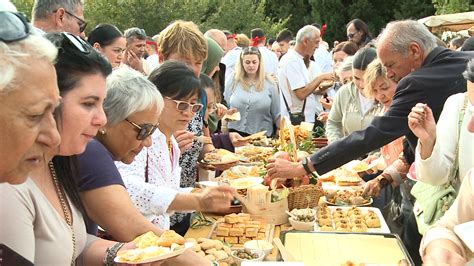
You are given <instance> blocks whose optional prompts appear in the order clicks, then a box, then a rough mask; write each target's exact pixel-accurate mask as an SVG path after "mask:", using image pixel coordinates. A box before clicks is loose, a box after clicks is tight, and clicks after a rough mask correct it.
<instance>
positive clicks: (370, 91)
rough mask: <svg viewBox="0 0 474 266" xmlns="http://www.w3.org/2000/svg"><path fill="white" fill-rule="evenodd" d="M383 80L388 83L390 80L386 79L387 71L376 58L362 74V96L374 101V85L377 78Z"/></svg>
mask: <svg viewBox="0 0 474 266" xmlns="http://www.w3.org/2000/svg"><path fill="white" fill-rule="evenodd" d="M379 77H381V78H383V79H384V80H385V81H387V82H390V79H389V78H388V77H387V70H386V69H385V67H384V66H383V65H382V62H381V61H380V59H378V58H376V59H375V60H374V61H372V62H371V63H370V64H369V65H368V66H367V69H366V70H365V74H364V82H365V88H364V94H365V95H366V96H367V97H368V98H371V99H375V94H374V85H375V81H376V80H377V78H379Z"/></svg>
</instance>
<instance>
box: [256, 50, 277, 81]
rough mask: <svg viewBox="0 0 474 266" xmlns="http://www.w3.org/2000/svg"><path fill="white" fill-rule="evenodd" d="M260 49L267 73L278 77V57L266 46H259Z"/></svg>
mask: <svg viewBox="0 0 474 266" xmlns="http://www.w3.org/2000/svg"><path fill="white" fill-rule="evenodd" d="M258 50H259V51H260V53H261V54H262V59H263V65H264V67H265V73H267V74H268V75H271V76H274V77H277V76H278V57H277V56H276V54H275V53H274V52H272V51H270V50H268V48H267V47H265V46H260V47H258Z"/></svg>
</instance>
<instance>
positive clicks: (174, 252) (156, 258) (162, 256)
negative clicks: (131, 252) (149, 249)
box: [114, 242, 195, 264]
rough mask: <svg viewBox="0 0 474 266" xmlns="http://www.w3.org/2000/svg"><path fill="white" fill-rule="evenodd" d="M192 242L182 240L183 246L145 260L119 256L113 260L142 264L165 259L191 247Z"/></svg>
mask: <svg viewBox="0 0 474 266" xmlns="http://www.w3.org/2000/svg"><path fill="white" fill-rule="evenodd" d="M194 244H195V243H194V242H184V248H183V249H180V250H176V251H172V252H169V253H166V254H162V255H160V256H156V257H152V258H148V259H146V260H140V261H133V262H131V261H122V260H120V259H119V257H115V259H114V261H115V262H117V263H127V264H143V263H150V262H154V261H160V260H165V259H169V258H172V257H176V256H178V255H181V254H182V253H183V252H185V251H186V250H188V249H190V248H192V247H193V246H194Z"/></svg>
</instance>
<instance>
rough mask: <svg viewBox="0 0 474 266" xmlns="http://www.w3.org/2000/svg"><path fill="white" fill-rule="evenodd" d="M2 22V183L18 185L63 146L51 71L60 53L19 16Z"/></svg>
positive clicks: (1, 17) (4, 16) (0, 16)
mask: <svg viewBox="0 0 474 266" xmlns="http://www.w3.org/2000/svg"><path fill="white" fill-rule="evenodd" d="M0 21H2V30H1V32H0V69H1V74H0V136H1V138H0V183H2V182H9V183H13V184H18V183H22V182H24V181H25V180H26V179H27V177H28V174H29V172H30V171H32V170H34V169H36V168H38V167H39V166H40V164H41V163H44V161H43V158H44V154H45V152H47V150H49V149H51V148H54V147H56V146H57V145H58V144H59V141H60V138H59V133H58V130H57V128H56V123H55V121H54V118H53V111H54V109H55V108H56V107H57V106H58V104H59V92H58V85H57V84H56V72H55V70H54V65H53V62H54V60H55V58H56V55H57V53H58V51H57V49H56V48H55V47H54V45H52V44H51V43H50V42H49V41H48V40H46V39H45V38H43V37H41V36H36V35H30V34H29V30H30V29H29V26H28V25H27V22H26V19H24V18H23V17H22V16H21V15H18V14H16V13H11V12H5V11H4V12H0ZM19 29H21V30H19ZM39 81H41V82H39ZM0 208H1V206H0Z"/></svg>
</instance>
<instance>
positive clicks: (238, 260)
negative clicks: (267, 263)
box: [230, 249, 265, 266]
mask: <svg viewBox="0 0 474 266" xmlns="http://www.w3.org/2000/svg"><path fill="white" fill-rule="evenodd" d="M242 251H247V252H250V253H251V254H257V258H255V259H242V258H239V257H237V256H236V255H235V254H236V253H238V252H242ZM230 256H231V257H232V259H234V263H235V264H237V266H240V265H241V263H242V262H243V261H263V259H264V258H265V252H263V251H262V250H246V249H236V250H234V251H232V252H231V253H230Z"/></svg>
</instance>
